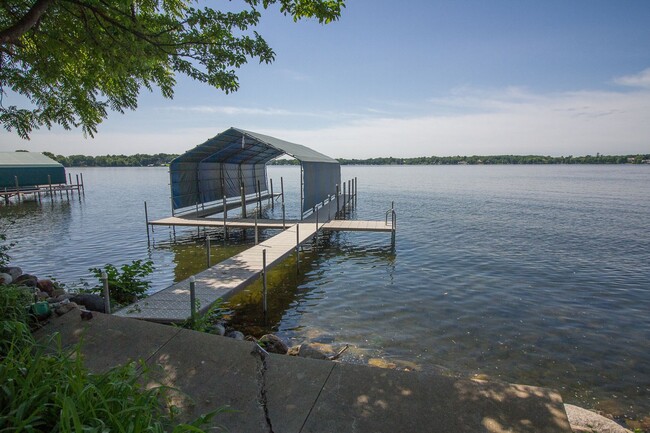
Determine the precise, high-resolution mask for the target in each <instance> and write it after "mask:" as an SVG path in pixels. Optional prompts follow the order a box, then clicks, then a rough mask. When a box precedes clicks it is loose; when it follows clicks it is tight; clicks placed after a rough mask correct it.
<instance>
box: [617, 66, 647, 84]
mask: <svg viewBox="0 0 650 433" xmlns="http://www.w3.org/2000/svg"><path fill="white" fill-rule="evenodd" d="M614 82H615V83H616V84H619V85H621V86H630V87H643V88H646V89H650V68H648V69H645V70H643V71H641V72H639V73H638V74H633V75H625V76H623V77H618V78H615V79H614Z"/></svg>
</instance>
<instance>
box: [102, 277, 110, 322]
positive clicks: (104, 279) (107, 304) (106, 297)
mask: <svg viewBox="0 0 650 433" xmlns="http://www.w3.org/2000/svg"><path fill="white" fill-rule="evenodd" d="M102 286H103V290H104V313H106V314H111V297H110V292H109V290H108V275H107V274H106V272H102Z"/></svg>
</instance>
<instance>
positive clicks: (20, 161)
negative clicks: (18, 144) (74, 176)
mask: <svg viewBox="0 0 650 433" xmlns="http://www.w3.org/2000/svg"><path fill="white" fill-rule="evenodd" d="M62 183H65V169H64V168H63V166H62V165H61V164H59V163H58V162H56V161H55V160H53V159H52V158H48V157H47V156H45V155H43V154H42V153H38V152H0V188H3V189H4V188H7V189H16V188H20V189H25V188H32V187H36V186H38V185H48V184H62Z"/></svg>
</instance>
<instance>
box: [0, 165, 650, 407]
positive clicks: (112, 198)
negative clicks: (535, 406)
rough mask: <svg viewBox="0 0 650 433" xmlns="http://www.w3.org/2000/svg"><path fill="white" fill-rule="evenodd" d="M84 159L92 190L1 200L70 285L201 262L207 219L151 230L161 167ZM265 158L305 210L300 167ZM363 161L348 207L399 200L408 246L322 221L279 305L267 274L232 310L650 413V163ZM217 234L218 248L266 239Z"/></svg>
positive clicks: (229, 250) (279, 278) (159, 213)
mask: <svg viewBox="0 0 650 433" xmlns="http://www.w3.org/2000/svg"><path fill="white" fill-rule="evenodd" d="M79 170H80V169H74V168H73V169H70V171H71V172H72V173H73V174H74V173H77V172H78V171H79ZM81 170H82V171H83V174H84V180H85V183H86V191H85V196H83V197H81V198H80V197H78V196H77V195H75V196H74V197H73V198H72V199H71V200H70V201H66V200H65V198H64V200H60V199H57V200H55V201H54V202H49V201H46V202H44V203H43V204H42V205H40V206H39V205H38V204H36V203H25V204H21V205H11V206H4V205H2V206H0V216H2V217H9V218H12V219H14V220H15V221H16V223H15V224H13V225H12V226H11V227H10V228H9V231H8V236H9V238H10V239H11V240H13V241H16V242H17V244H16V246H15V247H14V248H13V249H12V250H11V256H12V257H13V263H15V264H16V265H19V266H21V267H22V268H23V270H24V271H25V272H29V273H33V274H36V275H39V276H40V277H45V276H48V275H53V276H55V278H56V279H57V280H59V281H61V282H64V283H66V284H67V285H75V284H78V283H79V280H80V279H86V280H88V281H92V278H91V276H90V274H89V272H88V268H90V267H95V266H103V265H104V264H106V263H113V264H115V265H119V264H123V263H127V262H130V261H132V260H135V259H146V258H151V259H152V260H153V261H154V264H155V266H156V271H155V273H154V274H153V276H152V281H153V288H154V290H158V289H162V288H164V287H166V286H167V285H169V284H171V283H172V282H174V281H178V280H181V279H184V278H186V277H188V276H189V275H191V274H192V273H195V272H198V271H200V270H202V269H203V268H205V266H206V259H205V247H204V242H203V240H202V239H196V235H197V232H196V229H185V230H177V231H176V236H175V239H176V242H173V240H174V234H173V232H172V231H171V230H170V229H167V228H162V227H160V228H156V229H155V233H154V235H153V240H154V243H153V245H148V244H147V236H146V228H145V218H144V205H143V202H144V201H145V200H146V201H147V203H148V207H149V216H150V219H155V218H161V217H164V216H168V215H169V214H170V206H169V187H168V183H169V178H168V174H167V169H166V168H116V169H111V168H94V169H90V168H85V169H81ZM269 174H270V177H272V178H273V179H274V184H275V185H276V190H277V189H278V185H279V178H280V176H282V177H283V178H284V182H285V187H286V188H285V189H286V190H287V193H286V195H287V200H288V201H289V202H288V207H287V209H288V213H289V215H290V216H293V217H295V216H296V215H297V212H298V211H297V209H298V205H297V202H298V197H299V193H298V185H299V170H298V169H297V168H296V167H270V168H269ZM354 176H356V177H358V179H359V200H358V207H357V208H356V210H355V211H354V212H353V218H358V219H383V218H384V213H385V211H386V210H387V209H388V208H389V207H390V203H391V201H394V202H395V207H396V209H397V214H398V231H397V243H396V248H395V249H394V250H393V249H392V248H391V245H390V235H388V234H385V233H384V234H382V233H338V234H332V235H331V236H329V237H324V238H323V239H321V242H320V245H319V246H318V248H317V249H315V250H314V249H312V248H311V247H308V248H307V249H306V251H305V252H304V256H303V260H302V267H301V273H300V275H296V272H295V262H294V261H293V259H292V258H290V259H287V261H286V262H284V263H282V264H281V265H280V266H278V267H277V268H276V269H275V270H274V271H273V272H272V273H271V275H270V277H269V280H270V282H269V286H270V295H269V296H270V309H271V311H270V314H269V317H268V319H267V321H266V322H265V321H264V319H263V317H262V314H261V302H260V293H259V290H260V287H259V284H257V285H254V286H253V287H251V289H250V290H248V291H246V292H244V293H242V294H241V295H239V296H237V297H236V298H235V299H234V300H233V305H232V308H233V315H232V323H233V325H235V326H238V327H240V328H243V329H245V330H246V331H247V332H251V333H254V334H260V333H264V332H266V331H268V330H272V331H273V332H276V333H277V334H279V335H280V336H281V337H283V338H285V339H287V340H289V342H290V343H292V344H298V343H301V342H315V343H321V344H324V345H331V346H332V347H333V348H335V349H336V348H339V347H341V346H342V345H344V344H349V345H350V346H351V349H350V350H349V351H348V352H346V354H345V356H344V358H343V359H344V361H347V362H359V363H362V362H364V363H365V362H368V361H369V360H371V359H373V358H379V359H383V360H384V361H385V362H389V363H394V364H396V365H397V366H398V367H401V368H404V367H405V368H409V369H418V370H424V371H442V372H444V373H446V374H454V375H462V376H471V375H474V374H484V375H487V376H490V377H494V378H499V379H502V380H506V381H510V382H518V383H526V384H531V385H540V386H548V387H552V388H556V389H558V390H559V391H560V392H561V393H562V395H563V398H564V400H565V402H569V403H575V404H579V405H582V406H585V407H590V408H599V409H603V410H605V411H606V412H609V413H614V414H617V415H624V416H627V417H630V418H636V419H640V418H643V417H648V416H650V245H649V243H648V241H649V239H650V237H649V234H650V232H649V231H648V230H649V228H650V194H649V193H648V192H649V191H650V166H627V165H626V166H449V167H446V166H422V167H356V166H355V167H350V166H346V167H343V178H344V179H349V178H351V177H354ZM64 197H65V196H64ZM267 213H268V214H274V213H273V212H271V211H270V210H267ZM277 214H278V210H277V208H276V211H275V215H277ZM5 221H6V219H5ZM200 234H201V236H202V235H203V232H202V231H201V232H200ZM272 234H273V233H272V232H265V233H263V236H271V235H272ZM212 235H213V236H214V237H215V238H216V240H215V241H213V243H214V246H213V249H212V254H213V256H216V259H215V260H219V259H222V258H225V257H227V256H229V255H232V254H234V253H236V252H238V251H240V250H242V249H244V248H246V246H247V245H250V244H251V243H252V242H253V236H252V233H251V232H249V234H248V236H247V237H246V238H244V237H243V236H242V235H241V234H240V233H234V236H233V237H232V239H231V241H230V242H229V245H228V246H225V245H224V244H223V242H222V241H221V240H220V238H219V236H220V235H219V233H216V232H215V233H213V234H212Z"/></svg>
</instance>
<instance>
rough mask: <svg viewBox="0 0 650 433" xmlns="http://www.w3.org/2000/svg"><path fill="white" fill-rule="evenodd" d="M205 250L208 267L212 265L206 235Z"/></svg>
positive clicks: (208, 241)
mask: <svg viewBox="0 0 650 433" xmlns="http://www.w3.org/2000/svg"><path fill="white" fill-rule="evenodd" d="M205 250H206V256H207V260H208V268H209V267H210V266H212V263H211V261H210V258H211V257H210V236H207V237H206V238H205Z"/></svg>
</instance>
